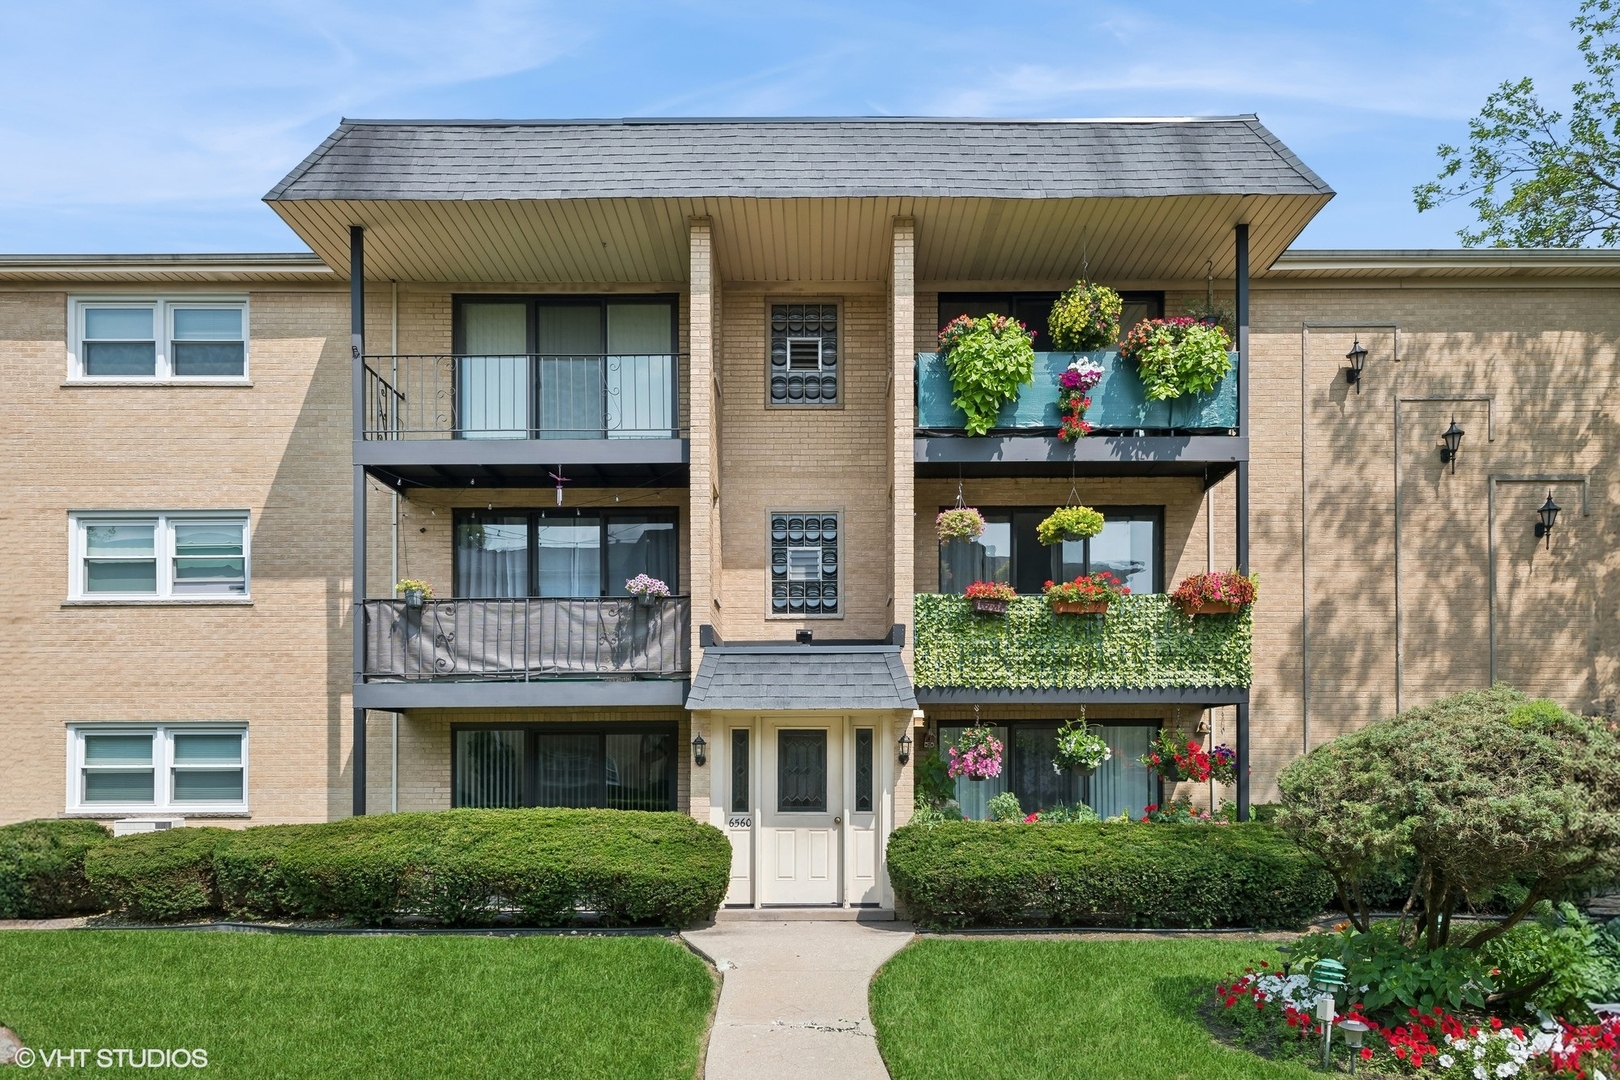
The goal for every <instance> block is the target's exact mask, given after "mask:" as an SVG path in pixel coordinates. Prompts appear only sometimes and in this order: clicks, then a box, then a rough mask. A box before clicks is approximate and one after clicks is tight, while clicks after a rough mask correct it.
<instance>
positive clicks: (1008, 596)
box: [962, 581, 1018, 615]
mask: <svg viewBox="0 0 1620 1080" xmlns="http://www.w3.org/2000/svg"><path fill="white" fill-rule="evenodd" d="M962 595H963V596H965V597H967V600H968V603H969V604H970V605H972V607H973V611H974V613H975V614H978V615H1005V614H1007V608H1008V607H1009V606H1011V604H1012V602H1013V601H1014V600H1016V599H1018V592H1017V591H1016V590H1015V589H1014V588H1013V587H1012V586H1011V585H1004V584H1002V583H1001V582H999V581H975V582H974V583H973V584H971V585H969V586H968V587H967V588H966V589H963V590H962Z"/></svg>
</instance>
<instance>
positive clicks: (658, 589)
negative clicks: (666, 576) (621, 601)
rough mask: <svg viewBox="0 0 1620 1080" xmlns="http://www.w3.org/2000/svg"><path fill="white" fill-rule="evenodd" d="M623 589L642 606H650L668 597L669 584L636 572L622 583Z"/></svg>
mask: <svg viewBox="0 0 1620 1080" xmlns="http://www.w3.org/2000/svg"><path fill="white" fill-rule="evenodd" d="M624 591H625V592H627V593H629V594H630V595H631V596H633V597H635V598H636V600H637V601H638V602H639V603H640V604H641V606H642V607H652V606H653V605H654V604H656V603H658V601H660V600H667V599H668V598H669V586H668V585H666V584H664V583H663V582H662V581H659V580H658V579H657V578H655V577H648V576H647V575H646V574H637V575H636V576H635V577H633V578H631V579H630V580H629V581H626V582H625V583H624Z"/></svg>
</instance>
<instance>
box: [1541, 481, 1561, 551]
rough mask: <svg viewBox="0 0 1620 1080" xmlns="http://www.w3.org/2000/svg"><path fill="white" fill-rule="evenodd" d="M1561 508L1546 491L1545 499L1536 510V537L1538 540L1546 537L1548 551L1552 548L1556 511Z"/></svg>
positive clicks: (1556, 518)
mask: <svg viewBox="0 0 1620 1080" xmlns="http://www.w3.org/2000/svg"><path fill="white" fill-rule="evenodd" d="M1562 509H1563V507H1562V506H1559V505H1558V504H1557V503H1555V502H1553V497H1552V492H1551V491H1549V492H1547V501H1546V502H1544V503H1542V504H1541V509H1540V510H1537V511H1536V517H1537V518H1538V519H1539V520H1538V521H1537V522H1536V538H1537V539H1538V540H1539V539H1540V538H1541V537H1543V536H1545V537H1546V538H1547V550H1548V551H1551V550H1552V531H1553V526H1554V525H1556V524H1558V511H1560V510H1562Z"/></svg>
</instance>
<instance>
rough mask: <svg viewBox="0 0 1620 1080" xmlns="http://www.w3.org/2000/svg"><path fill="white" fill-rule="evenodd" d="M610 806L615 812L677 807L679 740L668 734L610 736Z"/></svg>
mask: <svg viewBox="0 0 1620 1080" xmlns="http://www.w3.org/2000/svg"><path fill="white" fill-rule="evenodd" d="M605 765H606V772H607V784H606V786H607V806H608V808H609V809H612V810H673V809H674V808H675V737H674V736H673V735H670V734H668V733H667V732H646V733H642V734H620V733H609V734H608V736H607V761H606V763H605Z"/></svg>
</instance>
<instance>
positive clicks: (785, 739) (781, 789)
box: [776, 728, 827, 814]
mask: <svg viewBox="0 0 1620 1080" xmlns="http://www.w3.org/2000/svg"><path fill="white" fill-rule="evenodd" d="M776 742H777V747H776V809H777V810H778V811H779V812H780V813H784V814H824V813H826V812H827V732H826V731H825V730H824V729H816V730H809V731H790V730H788V729H785V728H784V729H782V730H780V731H778V732H777V733H776Z"/></svg>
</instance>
